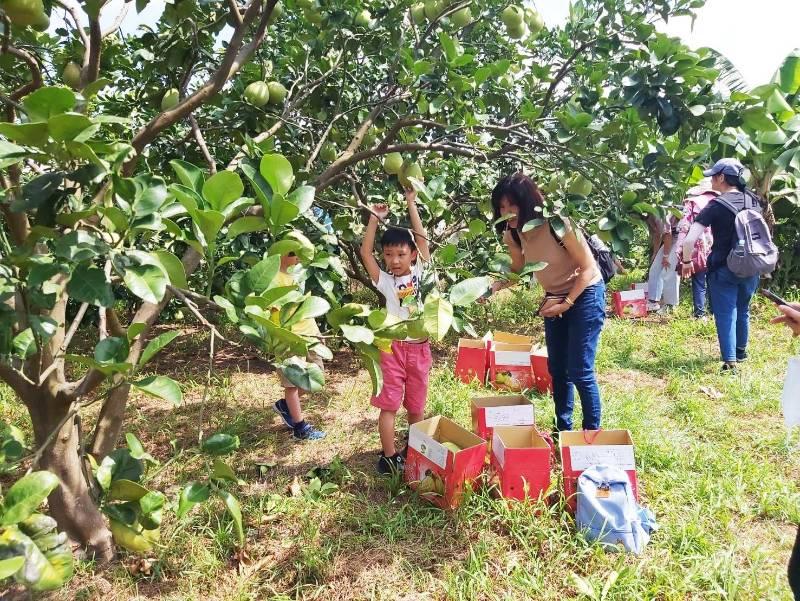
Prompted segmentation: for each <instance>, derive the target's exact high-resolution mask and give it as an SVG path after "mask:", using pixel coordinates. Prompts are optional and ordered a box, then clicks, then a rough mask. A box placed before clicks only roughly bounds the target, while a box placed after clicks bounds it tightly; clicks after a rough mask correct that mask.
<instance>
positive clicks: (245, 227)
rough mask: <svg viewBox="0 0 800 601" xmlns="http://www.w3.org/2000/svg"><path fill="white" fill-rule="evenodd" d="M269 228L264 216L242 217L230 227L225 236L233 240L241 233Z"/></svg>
mask: <svg viewBox="0 0 800 601" xmlns="http://www.w3.org/2000/svg"><path fill="white" fill-rule="evenodd" d="M265 229H267V222H266V221H264V218H263V217H254V216H250V217H240V218H239V219H237V220H236V221H234V222H233V223H231V225H230V227H229V228H228V233H227V235H226V236H225V237H226V238H227V239H228V240H233V239H234V238H236V236H239V235H241V234H249V233H250V232H260V231H262V230H265Z"/></svg>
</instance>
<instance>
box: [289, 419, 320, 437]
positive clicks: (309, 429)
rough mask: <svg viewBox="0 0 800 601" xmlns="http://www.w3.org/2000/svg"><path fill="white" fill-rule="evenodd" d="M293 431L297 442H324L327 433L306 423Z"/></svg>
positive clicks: (300, 424) (297, 426)
mask: <svg viewBox="0 0 800 601" xmlns="http://www.w3.org/2000/svg"><path fill="white" fill-rule="evenodd" d="M293 430H294V432H293V434H294V438H295V440H322V439H323V438H325V432H323V431H322V430H317V429H316V428H315V427H314V426H312V425H311V424H309V423H308V422H306V421H303V422H300V423H299V424H297V425H296V426H295V427H294V428H293Z"/></svg>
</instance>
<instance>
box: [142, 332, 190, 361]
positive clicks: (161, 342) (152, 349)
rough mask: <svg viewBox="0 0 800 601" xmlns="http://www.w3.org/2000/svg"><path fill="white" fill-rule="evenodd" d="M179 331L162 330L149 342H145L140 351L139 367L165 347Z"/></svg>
mask: <svg viewBox="0 0 800 601" xmlns="http://www.w3.org/2000/svg"><path fill="white" fill-rule="evenodd" d="M180 335H181V333H180V332H175V331H173V332H164V333H163V334H160V335H158V336H156V337H155V338H153V339H152V340H151V341H150V342H148V343H147V346H146V347H145V349H144V351H143V352H142V356H141V358H140V359H139V367H143V366H144V365H145V364H146V363H147V362H148V361H150V359H152V358H153V357H155V356H156V355H157V354H158V353H160V352H161V350H162V349H163V348H164V347H166V346H167V345H168V344H169V343H170V342H172V341H173V340H175V339H176V338H177V337H178V336H180Z"/></svg>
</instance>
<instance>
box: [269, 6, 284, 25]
mask: <svg viewBox="0 0 800 601" xmlns="http://www.w3.org/2000/svg"><path fill="white" fill-rule="evenodd" d="M284 12H286V9H284V7H283V2H278V3H277V4H276V5H275V6H274V7H273V9H272V14H271V15H270V16H269V19H267V23H268V24H269V25H272V24H273V23H274V22H275V21H277V20H278V19H280V18H281V17H282V16H283V13H284Z"/></svg>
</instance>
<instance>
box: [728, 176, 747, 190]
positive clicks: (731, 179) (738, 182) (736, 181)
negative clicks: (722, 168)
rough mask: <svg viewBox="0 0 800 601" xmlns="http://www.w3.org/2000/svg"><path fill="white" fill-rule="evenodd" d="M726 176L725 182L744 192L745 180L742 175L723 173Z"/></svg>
mask: <svg viewBox="0 0 800 601" xmlns="http://www.w3.org/2000/svg"><path fill="white" fill-rule="evenodd" d="M723 175H724V176H725V183H726V184H728V185H729V186H733V187H734V188H736V189H737V190H739V192H744V189H745V181H744V178H743V177H742V176H741V175H728V174H727V173H724V174H723Z"/></svg>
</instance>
